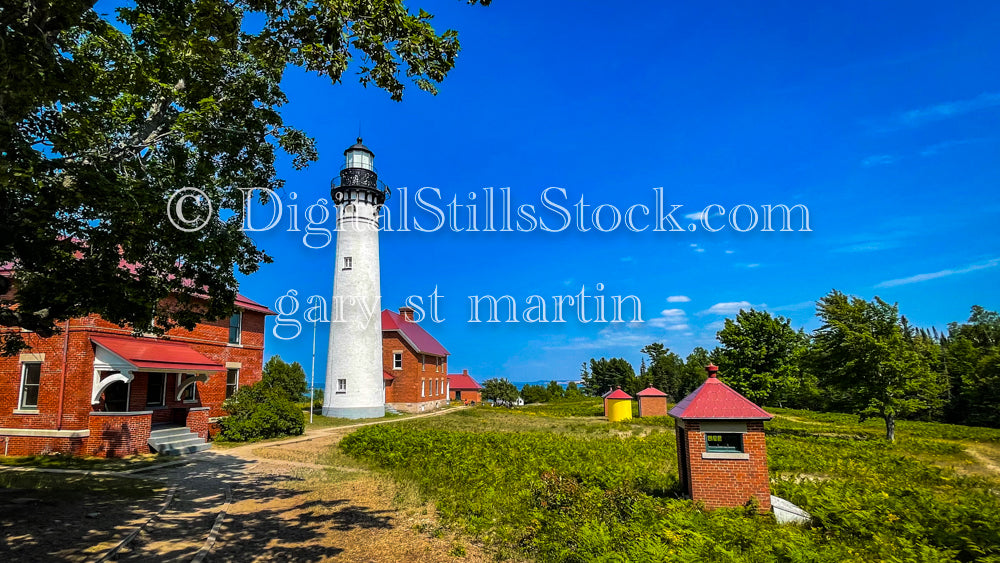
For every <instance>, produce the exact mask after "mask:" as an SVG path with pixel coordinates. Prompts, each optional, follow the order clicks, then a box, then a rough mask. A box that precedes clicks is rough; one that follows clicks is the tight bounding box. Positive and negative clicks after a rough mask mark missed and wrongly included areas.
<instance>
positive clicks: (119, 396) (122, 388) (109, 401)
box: [104, 381, 128, 412]
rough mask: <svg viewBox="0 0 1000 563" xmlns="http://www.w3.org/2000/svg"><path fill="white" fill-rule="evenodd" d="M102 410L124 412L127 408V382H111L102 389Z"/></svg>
mask: <svg viewBox="0 0 1000 563" xmlns="http://www.w3.org/2000/svg"><path fill="white" fill-rule="evenodd" d="M104 410H105V411H107V412H125V411H127V410H128V384H127V383H122V382H121V381H118V382H115V383H112V384H111V385H110V386H109V387H108V388H107V389H105V390H104Z"/></svg>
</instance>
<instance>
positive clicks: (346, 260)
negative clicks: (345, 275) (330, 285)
mask: <svg viewBox="0 0 1000 563" xmlns="http://www.w3.org/2000/svg"><path fill="white" fill-rule="evenodd" d="M353 262H354V261H353V260H351V257H350V256H344V269H345V270H350V269H351V268H352V267H353V266H354V263H353Z"/></svg>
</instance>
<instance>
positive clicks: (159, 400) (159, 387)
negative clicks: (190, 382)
mask: <svg viewBox="0 0 1000 563" xmlns="http://www.w3.org/2000/svg"><path fill="white" fill-rule="evenodd" d="M166 394H167V374H165V373H147V374H146V406H147V407H162V406H164V405H165V404H166V402H165V401H166Z"/></svg>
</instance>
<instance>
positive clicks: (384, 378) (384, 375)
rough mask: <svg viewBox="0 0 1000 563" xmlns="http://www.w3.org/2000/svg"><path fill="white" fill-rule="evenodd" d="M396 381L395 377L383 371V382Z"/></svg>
mask: <svg viewBox="0 0 1000 563" xmlns="http://www.w3.org/2000/svg"><path fill="white" fill-rule="evenodd" d="M393 379H396V378H395V377H393V375H392V374H391V373H389V372H387V371H385V370H382V381H392V380H393Z"/></svg>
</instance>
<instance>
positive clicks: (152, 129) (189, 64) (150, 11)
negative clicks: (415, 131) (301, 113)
mask: <svg viewBox="0 0 1000 563" xmlns="http://www.w3.org/2000/svg"><path fill="white" fill-rule="evenodd" d="M468 2H469V3H470V4H483V5H486V4H489V2H490V0H468ZM431 19H432V16H431V14H428V13H427V12H425V11H423V10H419V11H418V12H416V13H411V12H410V11H409V10H408V9H407V8H406V7H405V6H404V5H403V2H402V0H385V1H379V2H368V1H362V0H330V1H324V2H311V1H309V0H286V1H281V2H278V1H276V0H260V1H256V0H255V1H249V0H136V1H135V2H134V4H130V5H127V6H124V7H120V8H117V9H116V10H115V11H114V16H113V19H112V17H111V16H108V15H106V14H103V13H99V12H98V11H96V10H95V9H94V2H93V0H37V1H26V2H5V3H4V6H3V9H2V10H0V68H2V71H3V76H4V78H3V81H0V168H2V170H3V174H2V175H0V214H2V220H0V266H4V265H7V266H8V267H10V266H12V267H13V268H14V274H13V277H12V278H7V277H5V276H0V295H3V294H5V293H7V290H8V289H9V286H10V284H11V283H13V285H14V286H15V287H16V290H17V291H16V295H15V296H14V297H13V298H12V299H6V300H3V301H0V327H22V328H26V329H29V330H32V331H34V332H36V333H38V334H40V335H42V336H48V335H51V334H53V333H54V332H55V331H57V330H58V329H57V328H56V326H55V323H54V321H55V320H56V319H66V318H71V317H76V316H82V315H87V314H90V313H98V314H100V315H101V316H102V317H103V318H105V319H106V320H108V321H111V322H114V323H118V324H123V325H125V324H127V325H131V326H132V327H134V328H135V329H136V330H137V331H148V332H160V331H162V330H164V329H165V328H168V327H170V326H171V325H172V323H174V322H176V323H178V324H180V325H182V326H186V327H188V328H192V327H193V326H194V323H195V322H196V321H198V320H200V319H201V318H203V317H208V318H223V317H226V316H228V315H229V314H231V313H232V312H233V301H234V298H235V296H236V290H237V282H236V277H235V271H234V270H235V269H238V270H239V271H240V272H243V273H245V274H249V273H252V272H254V271H255V270H256V269H257V268H258V265H259V264H260V263H262V262H268V261H270V259H269V258H268V256H267V255H266V254H265V253H264V251H263V250H261V249H259V248H257V246H256V245H255V244H254V243H253V241H252V240H251V239H250V238H249V237H248V236H247V235H246V234H245V233H244V232H243V231H242V230H241V229H240V226H241V219H242V216H241V214H240V211H241V210H242V207H243V198H244V193H245V191H246V190H250V189H252V188H269V189H279V188H281V187H282V185H283V180H282V179H281V178H279V176H278V174H277V171H276V169H275V164H274V163H275V160H276V159H277V158H278V154H277V153H278V152H279V151H280V152H284V153H287V154H288V155H289V156H290V157H291V162H292V164H293V166H294V167H295V168H302V167H304V166H306V165H307V164H308V163H309V162H311V161H314V160H316V158H317V152H316V147H315V144H314V142H313V140H312V139H311V138H309V137H308V136H307V135H306V133H305V132H303V131H301V130H299V129H297V128H295V127H294V126H292V125H290V124H287V123H285V122H284V120H283V119H282V116H281V113H280V111H279V108H280V107H281V106H282V105H283V104H284V103H286V102H287V101H288V99H287V96H286V93H285V92H284V91H283V90H282V84H281V83H282V77H283V76H284V74H285V72H286V70H287V69H289V68H292V67H299V68H300V69H303V70H305V71H308V72H312V73H316V74H318V75H320V76H322V77H325V78H327V79H329V80H331V81H332V82H334V83H338V82H340V80H341V77H342V76H343V75H344V73H345V72H348V69H350V68H351V63H352V61H355V60H359V61H360V62H359V64H356V65H354V67H353V70H354V71H356V74H357V76H358V77H359V79H360V81H361V83H362V84H365V85H368V84H372V85H374V86H376V87H378V88H381V89H383V90H385V91H387V92H388V93H389V95H390V96H391V97H392V99H394V100H399V99H401V98H402V95H403V91H404V80H409V81H412V82H413V83H414V84H415V85H416V86H417V87H418V88H420V89H422V90H425V91H429V92H435V84H436V83H438V82H440V81H442V80H443V79H444V78H445V76H446V75H447V73H448V72H449V71H450V70H451V69H452V67H453V66H454V64H455V60H456V56H457V54H458V51H459V42H458V35H457V33H456V32H455V31H452V30H448V31H444V32H443V33H438V32H436V31H435V30H434V28H433V27H432V25H431ZM404 77H405V78H404ZM187 187H193V188H197V189H199V190H201V192H202V193H203V194H204V196H205V197H206V198H207V200H208V201H210V202H211V204H212V205H213V211H214V213H212V214H211V215H208V214H207V209H206V208H205V207H204V206H201V207H198V206H197V205H196V204H197V203H198V202H200V203H201V204H204V203H205V200H204V199H200V200H199V199H196V198H194V197H192V198H189V199H179V200H171V197H172V196H173V195H174V194H175V193H177V191H178V190H180V189H182V188H187ZM259 194H260V198H261V199H263V200H266V199H267V197H266V192H259ZM171 201H172V202H173V204H176V205H180V206H181V209H182V211H184V216H185V217H186V218H194V217H199V215H198V213H202V214H203V215H204V216H205V217H208V220H207V223H206V224H205V225H204V226H203V227H202V228H200V229H198V230H194V226H195V225H196V224H200V223H187V222H185V221H183V220H182V219H179V218H177V217H175V220H180V221H181V223H183V224H182V225H181V226H182V227H184V228H185V229H188V228H190V229H191V230H189V231H185V230H179V229H178V227H177V226H175V225H174V224H173V223H172V222H171V221H170V220H169V218H168V215H167V208H168V202H171ZM222 217H227V218H225V219H223V218H222ZM199 218H200V217H199ZM175 222H176V221H175ZM123 262H124V263H127V264H130V267H129V268H128V269H123V268H122V267H121V265H122V263H123ZM169 295H173V296H175V297H176V298H177V301H176V302H175V303H173V305H172V307H171V308H168V307H166V306H165V305H164V298H166V297H167V296H169ZM154 319H155V320H156V323H155V324H154V322H153V321H154ZM0 340H2V343H3V345H4V349H5V351H6V352H7V353H13V352H15V351H16V350H17V349H19V348H20V347H21V346H23V341H22V339H21V338H20V333H19V332H18V331H17V330H12V331H6V332H3V333H2V334H0Z"/></svg>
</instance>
